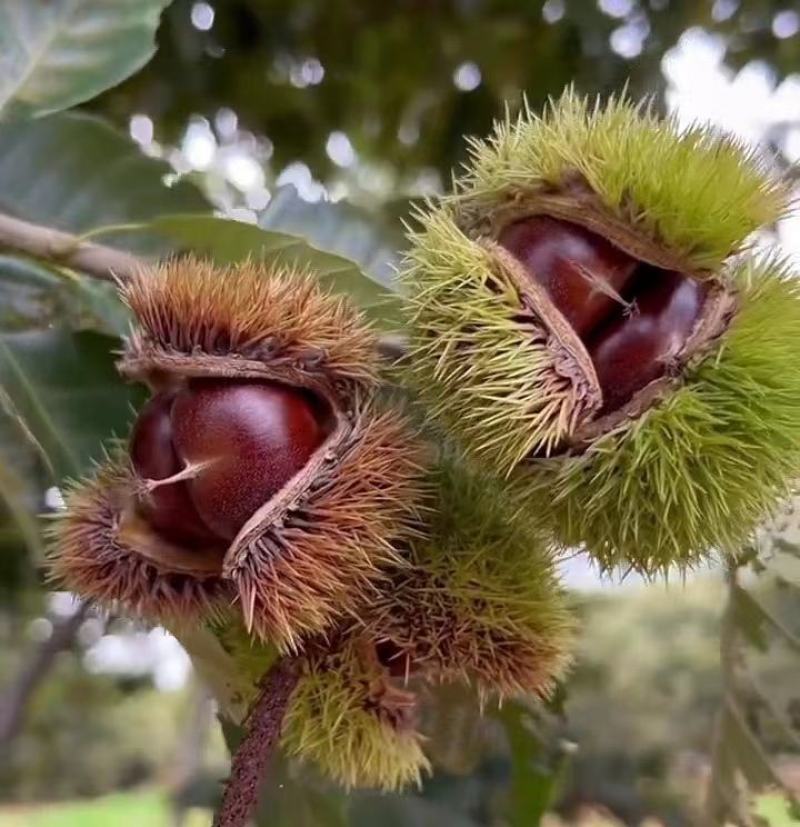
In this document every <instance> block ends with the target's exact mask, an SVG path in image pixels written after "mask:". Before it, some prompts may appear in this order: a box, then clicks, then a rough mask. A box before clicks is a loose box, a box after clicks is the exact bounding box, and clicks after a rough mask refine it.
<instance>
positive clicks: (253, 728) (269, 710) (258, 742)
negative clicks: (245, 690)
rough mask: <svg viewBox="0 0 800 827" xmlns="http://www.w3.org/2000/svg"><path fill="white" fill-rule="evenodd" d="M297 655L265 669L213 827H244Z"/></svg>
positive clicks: (296, 670)
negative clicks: (259, 691) (245, 732)
mask: <svg viewBox="0 0 800 827" xmlns="http://www.w3.org/2000/svg"><path fill="white" fill-rule="evenodd" d="M300 661H301V658H300V657H292V656H288V655H287V656H284V657H282V658H280V659H279V660H278V661H277V662H276V663H275V664H274V665H273V666H272V667H271V668H270V670H269V671H268V672H267V674H266V675H265V676H264V679H263V681H262V683H261V693H260V694H259V696H258V700H257V701H256V703H255V706H254V707H253V709H252V710H251V712H250V716H249V718H248V728H247V734H246V735H245V737H244V739H243V740H242V742H241V743H240V744H239V747H238V749H237V750H236V754H235V755H234V756H233V762H232V764H231V774H230V777H229V778H228V784H227V786H226V787H225V794H224V795H223V797H222V805H221V806H220V808H219V812H218V813H217V815H216V818H215V819H214V827H244V825H245V824H247V820H248V819H249V818H250V817H251V816H252V814H253V812H254V811H255V809H256V806H257V805H258V793H259V789H260V788H261V783H262V780H263V777H264V772H265V770H266V767H267V764H268V762H269V759H270V756H271V755H272V750H273V749H274V748H275V746H276V744H277V742H278V739H279V738H280V734H281V726H282V724H283V718H284V715H285V713H286V708H287V707H288V705H289V701H290V699H291V697H292V693H293V692H294V690H295V687H296V686H297V682H298V680H299V679H300Z"/></svg>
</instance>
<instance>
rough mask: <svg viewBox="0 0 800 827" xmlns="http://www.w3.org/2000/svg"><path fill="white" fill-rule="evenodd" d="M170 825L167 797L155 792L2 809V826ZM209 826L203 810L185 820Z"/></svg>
mask: <svg viewBox="0 0 800 827" xmlns="http://www.w3.org/2000/svg"><path fill="white" fill-rule="evenodd" d="M171 823H172V822H171V820H170V812H169V806H168V802H167V797H166V796H165V795H164V794H162V793H160V792H158V791H153V790H145V791H142V792H138V793H125V794H119V795H109V796H104V797H103V798H98V799H95V800H94V801H82V802H65V803H63V804H48V805H44V806H41V807H37V806H25V805H19V806H14V807H3V808H0V827H110V826H111V825H113V827H169V825H170V824H171ZM210 823H211V816H210V815H208V814H206V813H203V812H202V811H200V810H197V811H193V812H192V813H191V814H190V817H189V818H187V819H186V827H208V825H209V824H210Z"/></svg>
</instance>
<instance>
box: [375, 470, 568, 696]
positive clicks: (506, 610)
mask: <svg viewBox="0 0 800 827" xmlns="http://www.w3.org/2000/svg"><path fill="white" fill-rule="evenodd" d="M432 483H433V485H432V490H433V491H435V494H434V495H433V498H432V499H433V501H434V503H432V505H431V508H430V514H431V518H430V521H429V524H428V531H427V533H426V534H425V535H424V536H422V537H419V538H416V539H414V540H412V541H411V542H410V546H411V548H410V552H409V558H410V560H409V562H410V565H404V566H402V567H398V568H397V569H396V571H395V572H394V573H393V575H392V576H391V580H390V583H389V584H388V585H387V587H386V588H384V589H382V591H381V594H380V596H379V597H378V598H377V600H375V601H374V602H373V603H372V604H371V605H370V607H369V608H368V609H367V611H366V612H365V615H364V621H365V624H366V629H367V632H368V634H369V636H370V638H371V639H372V640H373V641H375V643H376V644H377V645H378V646H379V647H386V649H385V651H389V652H391V653H392V654H391V655H390V656H389V658H388V659H387V663H388V664H389V665H390V667H392V671H393V672H394V673H395V674H398V675H400V676H401V677H402V676H405V677H406V678H407V679H408V678H409V677H414V676H416V677H420V678H422V679H424V680H428V681H430V682H432V683H434V684H436V683H452V682H460V683H466V684H469V685H471V686H473V687H474V688H475V689H477V691H478V693H479V695H480V696H481V698H482V699H483V700H484V701H490V700H493V699H494V700H498V699H499V700H502V699H504V698H508V697H512V696H520V695H529V696H538V697H546V696H547V695H549V693H550V692H551V690H552V689H553V687H554V686H555V683H556V682H557V681H558V680H559V679H560V678H561V677H563V675H564V673H565V671H566V668H567V666H568V664H569V661H570V650H571V645H572V638H573V635H574V631H575V623H574V617H573V613H572V607H571V605H570V601H569V599H568V597H567V595H566V593H565V592H564V590H563V588H562V586H561V585H560V583H559V580H558V576H557V573H556V567H555V555H554V554H553V550H552V548H551V547H550V545H549V544H548V541H547V539H546V538H545V537H544V536H543V534H542V532H541V531H540V530H537V529H535V528H534V527H533V525H532V523H531V522H530V521H529V520H526V519H523V518H522V517H521V516H520V512H521V506H522V503H521V502H520V501H518V500H517V499H516V498H515V497H514V496H513V495H511V494H510V492H509V491H508V490H505V489H503V488H502V487H500V486H498V485H497V484H496V483H495V482H494V481H492V480H491V479H489V478H487V477H486V476H485V475H482V474H479V473H477V472H476V471H475V470H474V469H471V468H470V467H469V466H468V465H466V464H465V463H464V461H463V460H461V459H460V458H458V457H456V456H454V455H450V456H447V455H444V456H442V457H441V458H440V461H439V464H438V467H437V468H436V470H435V471H434V473H433V474H432Z"/></svg>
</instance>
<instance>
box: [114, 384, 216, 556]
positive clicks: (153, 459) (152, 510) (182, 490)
mask: <svg viewBox="0 0 800 827" xmlns="http://www.w3.org/2000/svg"><path fill="white" fill-rule="evenodd" d="M174 401H175V392H174V391H170V392H164V393H159V394H156V395H155V396H154V397H153V398H152V399H150V400H149V401H148V402H147V404H146V405H145V406H144V407H143V408H142V410H141V411H140V412H139V416H138V417H137V419H136V422H135V424H134V426H133V432H132V434H131V439H130V455H131V461H132V462H133V467H134V470H135V471H136V473H137V474H138V475H139V476H140V477H141V478H142V479H143V480H164V479H167V478H169V477H172V476H174V475H175V474H178V473H179V472H180V471H182V470H183V467H184V466H183V463H182V462H181V460H180V458H179V457H178V454H177V453H176V451H175V448H174V446H173V428H172V420H171V418H170V416H171V413H172V404H173V402H174ZM139 508H140V511H141V513H142V515H143V516H144V517H146V519H147V520H148V522H149V523H150V525H152V527H153V528H154V529H155V530H156V531H158V532H159V533H160V534H162V535H163V536H164V537H166V538H167V539H168V540H171V541H172V542H175V543H178V544H180V545H187V546H195V545H198V544H200V545H209V544H214V543H217V542H219V538H217V537H216V535H215V534H213V532H212V531H211V530H210V529H209V528H208V526H207V525H206V524H205V523H204V522H203V520H202V518H201V517H200V515H199V514H198V513H197V509H196V508H195V507H194V503H193V502H192V499H191V497H190V496H189V489H188V487H187V485H186V482H185V481H178V482H170V483H167V484H164V485H160V486H157V487H155V488H153V490H152V491H151V492H150V493H149V494H148V495H147V496H146V497H143V498H142V500H141V502H140V504H139Z"/></svg>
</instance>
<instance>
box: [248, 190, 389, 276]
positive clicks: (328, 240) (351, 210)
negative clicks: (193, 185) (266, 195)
mask: <svg viewBox="0 0 800 827" xmlns="http://www.w3.org/2000/svg"><path fill="white" fill-rule="evenodd" d="M258 223H259V226H260V227H262V228H263V229H265V230H276V231H279V232H285V233H290V234H292V235H298V236H302V237H303V238H305V239H307V240H308V242H309V243H310V244H312V245H313V246H314V247H316V248H317V249H319V250H325V251H327V252H329V253H334V254H337V255H340V256H343V257H344V258H347V259H350V260H351V261H354V262H356V264H358V265H359V266H360V267H361V269H362V270H363V271H364V272H365V273H368V274H369V275H370V277H371V278H373V279H375V280H376V281H378V282H380V283H381V284H383V285H384V286H385V287H387V288H388V289H390V290H393V291H394V290H397V289H398V288H399V285H398V284H397V281H396V279H395V275H396V272H397V270H396V268H397V267H398V266H399V264H400V258H399V255H398V249H399V248H400V247H401V246H402V245H403V243H404V238H403V235H402V232H401V231H400V226H401V225H400V224H399V223H393V224H388V223H386V221H385V219H383V218H378V217H376V216H374V215H369V214H367V213H365V212H364V211H363V210H361V209H359V208H358V207H356V206H354V205H352V204H348V203H346V202H343V201H339V202H336V203H331V202H330V201H317V202H314V203H311V202H308V201H304V200H303V199H302V198H300V197H299V196H298V194H297V190H296V189H295V188H294V187H292V186H286V187H281V188H280V189H278V190H277V191H276V192H275V193H274V195H273V196H272V200H271V201H270V202H269V206H268V207H267V209H266V210H264V212H263V213H261V216H260V217H259V220H258Z"/></svg>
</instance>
